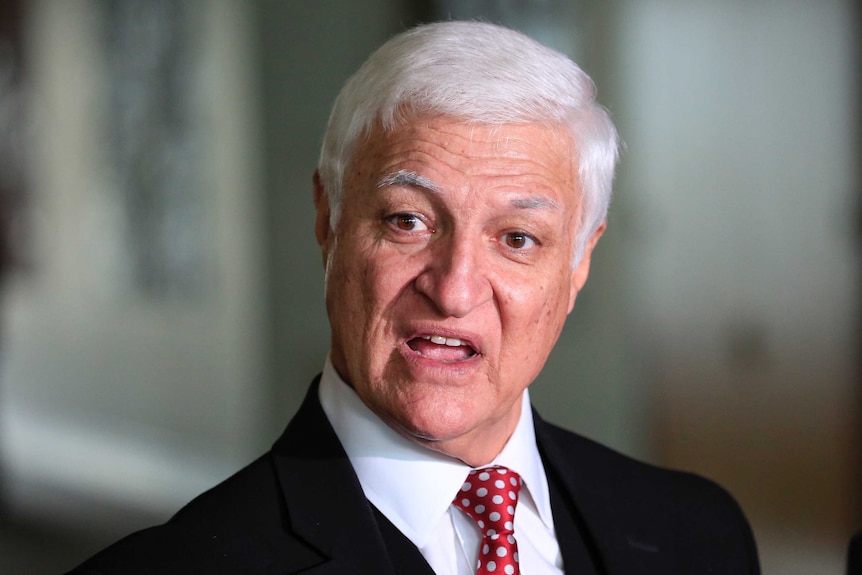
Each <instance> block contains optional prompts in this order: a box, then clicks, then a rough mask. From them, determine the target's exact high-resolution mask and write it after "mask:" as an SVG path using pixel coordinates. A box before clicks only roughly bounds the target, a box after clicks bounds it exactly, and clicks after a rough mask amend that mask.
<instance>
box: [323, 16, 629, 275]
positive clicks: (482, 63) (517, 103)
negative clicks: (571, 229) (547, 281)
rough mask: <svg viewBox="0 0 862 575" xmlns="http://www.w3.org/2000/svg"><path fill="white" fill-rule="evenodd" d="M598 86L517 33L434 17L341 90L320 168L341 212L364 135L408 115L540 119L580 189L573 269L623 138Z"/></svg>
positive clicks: (599, 214)
mask: <svg viewBox="0 0 862 575" xmlns="http://www.w3.org/2000/svg"><path fill="white" fill-rule="evenodd" d="M595 91H596V90H595V85H594V84H593V81H592V80H591V79H590V77H589V76H588V75H587V74H586V73H585V72H584V71H583V70H581V69H580V68H579V67H578V66H577V64H575V63H574V62H572V61H571V60H570V59H569V58H568V57H566V56H565V55H563V54H561V53H559V52H557V51H555V50H552V49H551V48H548V47H546V46H544V45H542V44H540V43H538V42H536V41H535V40H533V39H532V38H529V37H528V36H525V35H524V34H522V33H520V32H516V31H514V30H510V29H508V28H504V27H501V26H497V25H494V24H488V23H484V22H463V21H462V22H457V21H456V22H437V23H434V24H427V25H424V26H419V27H417V28H413V29H411V30H408V31H406V32H403V33H401V34H399V35H398V36H395V37H394V38H392V39H391V40H389V41H388V42H387V43H386V44H384V45H383V46H381V47H380V48H379V49H378V50H377V51H375V52H374V53H373V54H372V55H371V56H370V57H369V58H368V60H366V61H365V63H364V64H363V65H362V67H361V68H360V69H359V70H358V71H357V72H356V73H355V74H354V75H353V76H352V77H351V78H350V79H349V80H348V81H347V83H346V84H345V85H344V87H343V88H342V90H341V92H340V93H339V95H338V97H337V98H336V100H335V104H334V106H333V108H332V113H331V115H330V117H329V123H328V125H327V129H326V133H325V134H324V138H323V145H322V148H321V152H320V161H319V164H318V171H319V174H320V178H321V181H322V184H323V189H324V192H325V193H326V194H327V198H328V200H329V204H330V208H331V218H330V226H331V227H332V228H333V229H334V228H335V227H336V225H337V223H338V219H339V215H340V213H341V212H340V207H341V200H342V197H343V193H344V190H343V184H344V178H345V170H346V169H347V167H348V165H349V163H350V160H351V158H352V157H353V152H354V149H355V147H356V145H357V142H358V140H359V138H360V137H364V136H366V135H367V134H368V133H369V132H370V130H371V128H372V126H373V125H375V123H379V124H380V125H381V126H382V127H383V129H384V130H390V129H393V128H395V127H396V126H398V125H401V124H403V123H404V122H405V121H406V120H408V119H409V118H410V117H417V116H433V115H445V116H453V117H456V118H462V119H464V121H465V122H478V123H487V124H496V125H500V124H507V123H545V124H548V125H551V126H561V127H563V129H566V130H568V132H569V134H570V136H571V137H572V139H573V142H574V144H575V146H574V148H575V153H576V154H577V158H576V160H577V165H578V181H579V183H580V187H581V189H582V192H583V196H582V198H581V204H582V213H581V222H580V226H579V229H578V231H577V235H576V239H575V250H574V251H575V256H574V262H573V264H574V265H577V263H578V262H579V261H580V259H581V257H582V255H583V253H584V250H585V248H586V245H587V242H588V241H589V239H590V237H591V236H592V235H593V233H594V232H595V231H596V230H597V229H598V228H599V226H601V224H602V223H603V222H604V221H605V218H606V217H607V211H608V206H609V204H610V199H611V190H612V184H613V178H614V169H615V166H616V163H617V157H618V154H619V152H618V149H619V142H618V137H617V132H616V129H615V128H614V125H613V123H612V122H611V119H610V117H609V115H608V113H607V111H606V110H605V109H604V108H603V107H601V106H600V105H599V104H597V103H596V101H595Z"/></svg>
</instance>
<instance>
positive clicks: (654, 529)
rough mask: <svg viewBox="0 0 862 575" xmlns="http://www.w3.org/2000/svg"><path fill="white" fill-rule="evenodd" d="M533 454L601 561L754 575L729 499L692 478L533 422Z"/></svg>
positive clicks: (743, 523)
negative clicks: (638, 559)
mask: <svg viewBox="0 0 862 575" xmlns="http://www.w3.org/2000/svg"><path fill="white" fill-rule="evenodd" d="M536 435H537V439H538V440H539V444H540V449H541V450H542V452H543V457H545V459H546V466H547V465H550V467H551V469H552V470H553V472H555V473H557V474H558V476H559V477H560V480H561V481H562V482H563V483H564V484H565V485H567V488H568V490H569V493H570V494H571V495H572V497H573V499H574V503H575V505H576V506H577V507H578V509H579V510H580V512H581V513H582V515H583V518H584V520H585V522H586V524H587V525H589V529H590V531H591V532H592V533H593V534H594V536H595V537H596V539H597V541H596V544H597V545H598V546H599V547H604V548H605V552H606V553H605V554H606V555H608V556H615V557H623V556H625V555H626V554H631V553H635V552H637V551H638V548H639V550H640V551H644V552H649V551H651V550H659V551H656V553H660V554H662V555H666V556H670V557H672V563H673V565H674V568H675V569H676V571H675V572H680V573H689V572H691V573H694V572H712V573H733V574H755V573H759V561H758V558H757V550H756V546H755V543H754V537H753V534H752V531H751V527H750V526H749V523H748V521H747V519H746V517H745V515H744V513H743V511H742V509H741V508H740V506H739V505H738V503H737V502H736V500H735V499H734V498H733V496H732V495H731V494H730V493H729V492H728V491H727V490H725V489H724V488H723V487H721V486H720V485H719V484H717V483H715V482H714V481H712V480H710V479H707V478H705V477H702V476H700V475H697V474H694V473H689V472H683V471H676V470H671V469H667V468H663V467H659V466H656V465H652V464H649V463H645V462H642V461H638V460H636V459H634V458H632V457H629V456H627V455H624V454H622V453H619V452H617V451H615V450H613V449H611V448H608V447H606V446H603V445H601V444H599V443H596V442H595V441H592V440H590V439H587V438H584V437H582V436H580V435H577V434H575V433H572V432H570V431H567V430H565V429H562V428H559V427H557V426H554V425H551V424H548V423H545V422H543V421H539V422H538V423H537V425H536Z"/></svg>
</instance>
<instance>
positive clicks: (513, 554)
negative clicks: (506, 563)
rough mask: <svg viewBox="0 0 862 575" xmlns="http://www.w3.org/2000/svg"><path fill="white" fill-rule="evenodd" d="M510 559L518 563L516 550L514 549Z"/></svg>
mask: <svg viewBox="0 0 862 575" xmlns="http://www.w3.org/2000/svg"><path fill="white" fill-rule="evenodd" d="M512 559H514V560H515V563H519V560H518V552H517V551H515V552H514V553H512Z"/></svg>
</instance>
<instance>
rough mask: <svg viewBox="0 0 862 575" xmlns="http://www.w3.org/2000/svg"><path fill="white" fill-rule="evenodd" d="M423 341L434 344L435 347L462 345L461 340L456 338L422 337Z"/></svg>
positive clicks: (440, 336)
mask: <svg viewBox="0 0 862 575" xmlns="http://www.w3.org/2000/svg"><path fill="white" fill-rule="evenodd" d="M423 339H427V340H430V341H431V343H436V344H437V345H448V346H449V347H459V346H461V345H463V344H462V343H461V340H460V339H458V338H457V337H443V336H442V335H426V336H423Z"/></svg>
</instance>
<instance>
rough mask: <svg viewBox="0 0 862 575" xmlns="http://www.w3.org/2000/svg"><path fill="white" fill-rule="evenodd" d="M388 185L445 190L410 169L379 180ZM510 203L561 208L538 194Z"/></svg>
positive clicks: (524, 206)
mask: <svg viewBox="0 0 862 575" xmlns="http://www.w3.org/2000/svg"><path fill="white" fill-rule="evenodd" d="M387 186H404V187H409V188H421V189H424V190H428V191H430V192H434V193H436V194H439V193H441V192H442V191H443V188H441V187H440V186H438V185H437V184H435V183H434V182H433V181H431V180H430V179H429V178H426V177H425V176H423V175H420V174H417V173H416V172H411V171H410V170H398V171H397V172H395V173H394V174H389V175H388V176H384V177H383V178H381V180H380V181H379V182H377V187H378V188H385V187H387ZM510 204H511V205H512V206H513V207H516V208H521V209H528V210H529V209H543V210H560V209H561V208H560V204H558V203H557V202H556V201H554V200H553V199H551V198H549V197H547V196H543V195H540V194H537V195H535V196H529V197H523V198H515V199H513V200H512V201H511V202H510Z"/></svg>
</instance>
